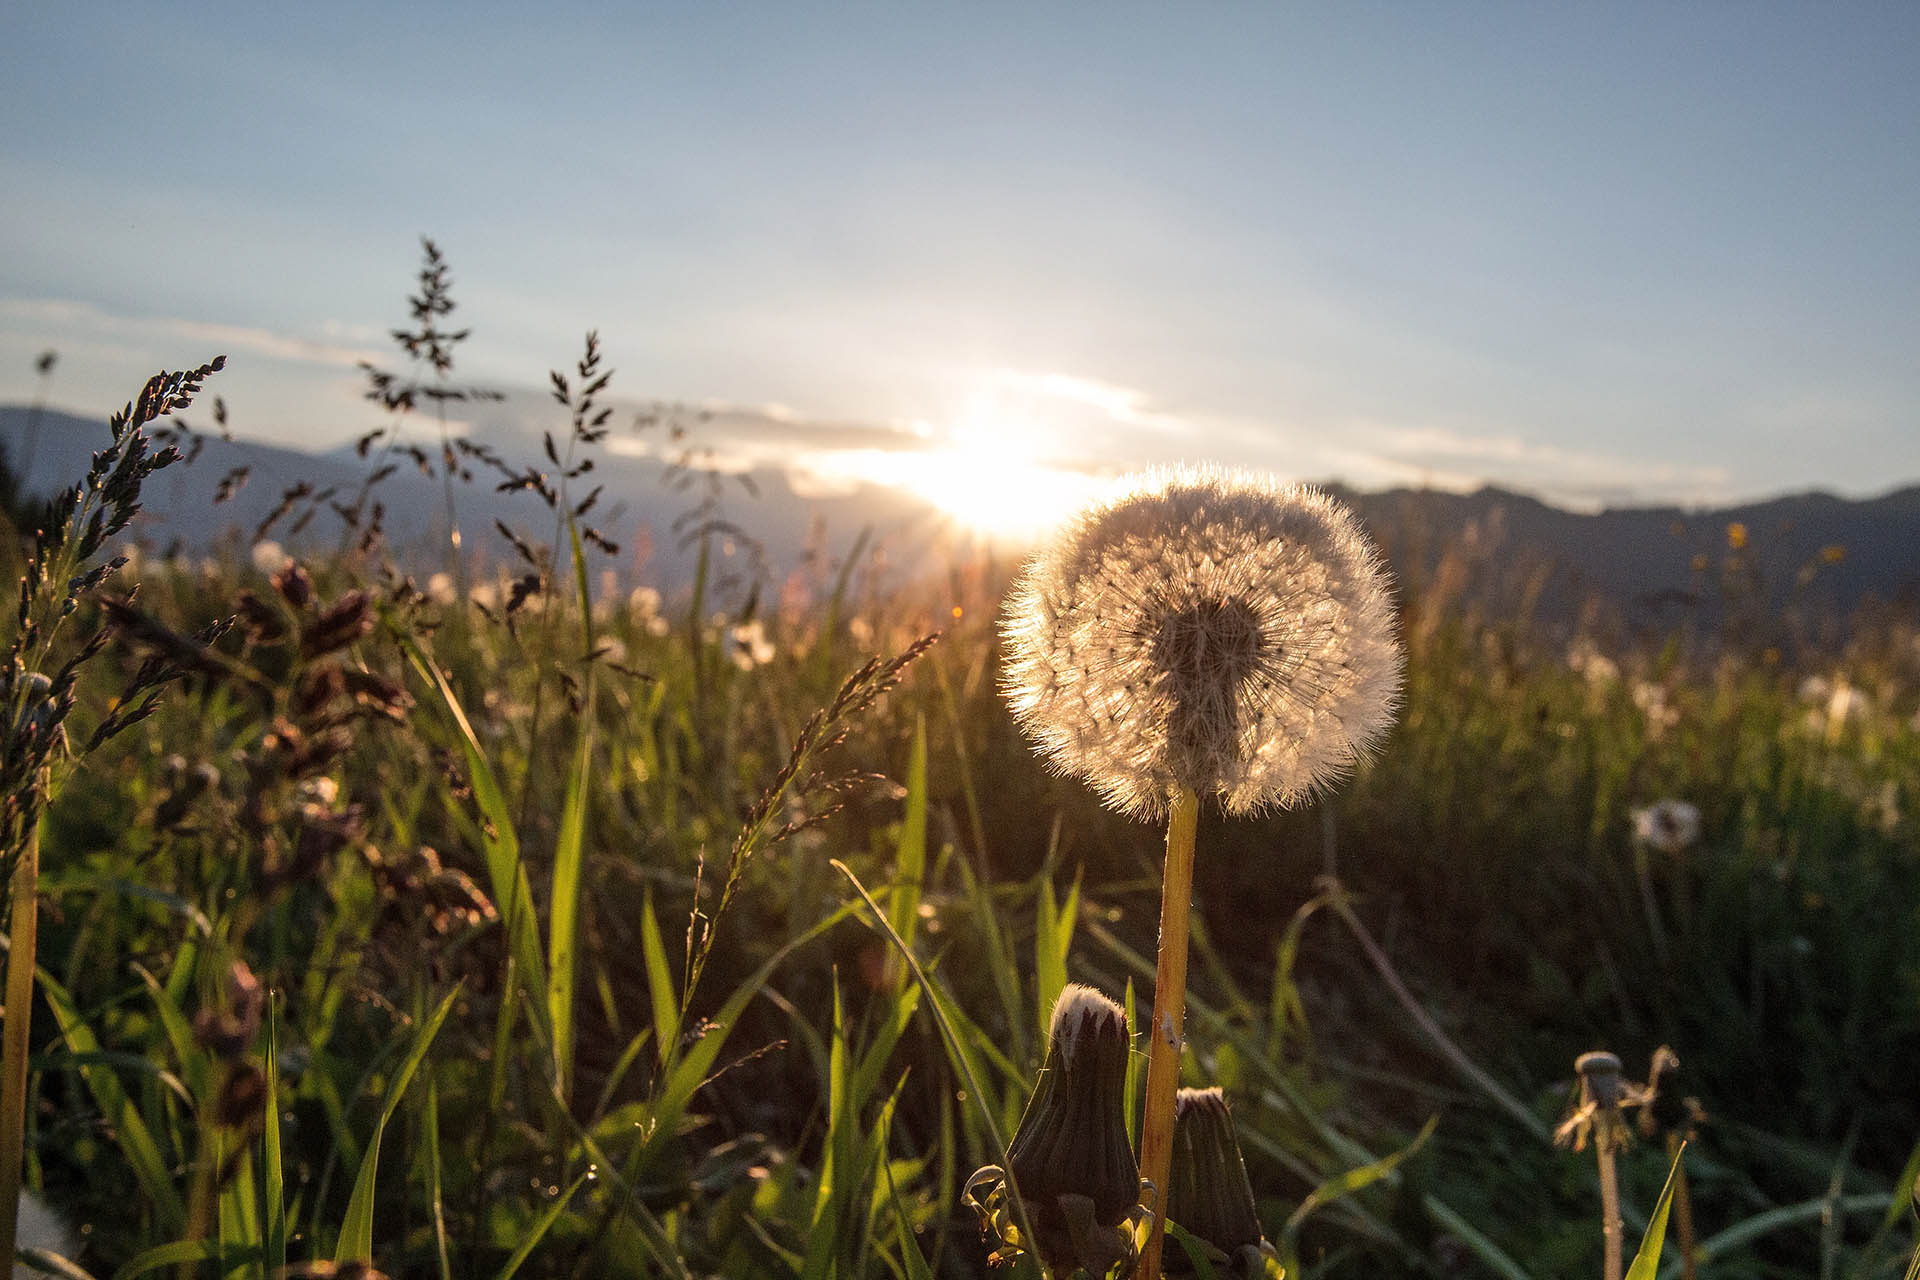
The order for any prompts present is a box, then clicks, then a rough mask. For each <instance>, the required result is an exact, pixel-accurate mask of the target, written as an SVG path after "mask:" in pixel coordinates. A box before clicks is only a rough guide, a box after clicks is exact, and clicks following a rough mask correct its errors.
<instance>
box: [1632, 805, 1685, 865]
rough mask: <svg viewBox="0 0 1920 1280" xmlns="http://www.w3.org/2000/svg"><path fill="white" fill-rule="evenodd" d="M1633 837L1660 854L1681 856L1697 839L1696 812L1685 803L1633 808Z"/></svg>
mask: <svg viewBox="0 0 1920 1280" xmlns="http://www.w3.org/2000/svg"><path fill="white" fill-rule="evenodd" d="M1633 838H1634V839H1635V840H1638V841H1639V842H1640V843H1641V844H1644V845H1646V846H1647V847H1648V848H1651V849H1658V850H1659V851H1660V852H1661V853H1668V854H1675V853H1684V852H1686V850H1687V849H1689V848H1691V847H1692V846H1693V845H1694V843H1695V842H1697V841H1698V840H1699V839H1700V810H1699V809H1698V808H1697V807H1695V806H1693V805H1691V804H1688V803H1687V802H1686V801H1685V800H1662V801H1660V802H1658V803H1657V804H1650V805H1648V806H1646V807H1645V808H1644V809H1635V810H1634V811H1633Z"/></svg>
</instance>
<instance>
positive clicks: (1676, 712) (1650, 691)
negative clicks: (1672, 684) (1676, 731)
mask: <svg viewBox="0 0 1920 1280" xmlns="http://www.w3.org/2000/svg"><path fill="white" fill-rule="evenodd" d="M1633 705H1634V706H1636V707H1638V708H1640V710H1641V711H1642V712H1643V713H1644V714H1645V715H1646V717H1647V737H1649V738H1656V739H1657V738H1659V737H1660V736H1661V735H1662V734H1664V733H1665V732H1666V731H1667V730H1668V729H1671V728H1673V726H1675V725H1677V724H1679V723H1680V709H1679V708H1678V707H1676V706H1674V705H1673V703H1672V702H1670V701H1669V700H1668V697H1667V687H1666V686H1665V685H1663V684H1655V683H1654V682H1653V681H1651V680H1641V681H1637V682H1636V683H1635V684H1634V686H1633Z"/></svg>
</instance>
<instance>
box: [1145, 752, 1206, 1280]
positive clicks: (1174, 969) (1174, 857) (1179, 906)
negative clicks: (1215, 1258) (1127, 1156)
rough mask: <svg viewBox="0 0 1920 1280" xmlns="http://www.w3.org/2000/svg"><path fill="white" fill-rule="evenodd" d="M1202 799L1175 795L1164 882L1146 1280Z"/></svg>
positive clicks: (1149, 1110)
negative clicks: (1153, 1195) (1151, 1215)
mask: <svg viewBox="0 0 1920 1280" xmlns="http://www.w3.org/2000/svg"><path fill="white" fill-rule="evenodd" d="M1199 819H1200V799H1199V797H1198V796H1196V795H1194V793H1193V789H1192V788H1190V787H1185V786H1183V787H1181V788H1180V789H1179V790H1178V791H1177V792H1175V793H1174V797H1173V810H1172V812H1171V813H1169V814H1168V815H1167V866H1166V873H1165V875H1164V876H1163V877H1162V879H1161V882H1160V963H1159V967H1158V969H1157V970H1156V971H1155V973H1154V979H1153V1022H1152V1025H1151V1026H1150V1028H1149V1029H1148V1033H1147V1044H1148V1048H1147V1099H1146V1109H1145V1115H1144V1116H1143V1117H1142V1119H1141V1123H1140V1176H1141V1177H1143V1178H1145V1179H1147V1180H1148V1181H1149V1182H1151V1183H1153V1185H1154V1189H1155V1192H1156V1193H1157V1194H1156V1197H1155V1203H1154V1206H1153V1228H1152V1230H1151V1232H1150V1233H1149V1234H1148V1236H1147V1247H1146V1249H1145V1251H1144V1252H1143V1253H1142V1254H1141V1255H1140V1272H1139V1277H1140V1280H1159V1278H1160V1250H1161V1247H1162V1246H1163V1245H1164V1244H1165V1242H1166V1227H1167V1221H1166V1207H1167V1189H1168V1185H1169V1177H1168V1175H1169V1173H1170V1171H1171V1169H1172V1166H1173V1097H1174V1093H1175V1092H1176V1091H1177V1090H1178V1088H1179V1086H1180V1045H1181V1038H1180V1031H1181V1027H1182V1026H1183V1025H1184V1023H1185V1021H1186V1012H1187V917H1188V914H1189V913H1190V912H1191V911H1192V909H1193V836H1194V830H1195V828H1196V826H1197V825H1198V823H1199Z"/></svg>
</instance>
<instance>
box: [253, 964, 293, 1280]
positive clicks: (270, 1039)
mask: <svg viewBox="0 0 1920 1280" xmlns="http://www.w3.org/2000/svg"><path fill="white" fill-rule="evenodd" d="M279 1038H280V1020H279V1001H278V1000H276V999H274V998H272V997H269V998H268V1000H267V1065H266V1073H267V1109H266V1116H265V1117H264V1118H265V1122H266V1127H265V1129H264V1130H263V1131H262V1135H261V1159H260V1162H261V1164H262V1166H264V1168H263V1172H264V1173H265V1174H266V1180H267V1188H266V1191H267V1231H266V1240H265V1245H266V1261H267V1274H268V1275H279V1274H280V1273H281V1272H282V1271H284V1270H285V1269H286V1266H287V1200H286V1194H287V1189H286V1171H285V1169H284V1168H283V1167H282V1164H281V1155H280V1048H279Z"/></svg>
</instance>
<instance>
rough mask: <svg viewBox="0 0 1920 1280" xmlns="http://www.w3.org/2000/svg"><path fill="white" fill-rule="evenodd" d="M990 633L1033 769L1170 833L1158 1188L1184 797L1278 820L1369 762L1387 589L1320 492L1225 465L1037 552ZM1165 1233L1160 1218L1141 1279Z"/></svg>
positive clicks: (1166, 1109)
mask: <svg viewBox="0 0 1920 1280" xmlns="http://www.w3.org/2000/svg"><path fill="white" fill-rule="evenodd" d="M1001 631H1002V637H1003V639H1004V641H1005V666H1004V675H1003V688H1004V691H1005V693H1006V697H1007V701H1008V703H1009V704H1010V705H1011V707H1012V709H1013V714H1014V718H1015V719H1016V720H1017V721H1018V722H1019V724H1020V726H1021V728H1022V729H1023V730H1024V731H1025V732H1026V733H1027V735H1028V736H1029V737H1030V738H1031V739H1032V740H1033V742H1034V744H1035V746H1036V748H1037V749H1038V751H1039V752H1040V754H1041V755H1042V757H1043V758H1044V759H1045V760H1046V762H1047V763H1048V765H1049V766H1050V767H1051V768H1053V769H1055V770H1056V771H1058V772H1060V773H1063V774H1070V775H1072V776H1075V777H1078V778H1081V779H1084V780H1085V781H1086V782H1087V783H1088V784H1089V785H1091V786H1092V787H1093V788H1094V789H1095V790H1096V791H1097V792H1099V794H1100V796H1101V798H1102V799H1103V800H1104V801H1105V802H1106V803H1107V804H1108V805H1109V806H1110V807H1112V808H1115V809H1118V810H1119V811H1121V812H1123V813H1126V814H1129V815H1131V816H1133V817H1136V818H1141V819H1146V820H1161V819H1164V820H1165V821H1166V823H1167V862H1166V873H1165V877H1164V880H1163V883H1162V889H1161V906H1160V955H1159V970H1158V973H1157V975H1156V980H1155V984H1154V1007H1153V1022H1152V1032H1151V1036H1150V1048H1149V1055H1148V1067H1147V1096H1146V1115H1145V1119H1144V1122H1143V1124H1142V1127H1141V1140H1140V1172H1141V1174H1142V1176H1143V1177H1144V1178H1146V1179H1148V1180H1149V1181H1151V1182H1152V1183H1153V1184H1154V1186H1155V1187H1156V1188H1165V1187H1166V1186H1167V1185H1168V1183H1167V1173H1168V1165H1169V1161H1170V1156H1171V1150H1172V1136H1173V1102H1174V1090H1175V1085H1176V1084H1177V1082H1178V1074H1179V1052H1180V1027H1181V1023H1182V1020H1183V1017H1184V1006H1185V991H1186V953H1187V916H1188V912H1189V910H1190V909H1191V897H1192V875H1193V843H1194V832H1195V827H1196V823H1197V819H1198V811H1199V801H1200V799H1201V797H1207V796H1210V797H1213V798H1214V799H1216V800H1217V801H1218V803H1219V804H1220V806H1221V808H1222V809H1223V810H1225V811H1226V812H1227V813H1228V814H1232V815H1241V814H1249V813H1256V812H1260V811H1262V810H1268V809H1275V808H1286V807H1288V806H1291V805H1294V804H1298V803H1300V802H1301V801H1303V800H1305V799H1307V798H1308V797H1310V796H1312V795H1314V794H1316V793H1319V792H1322V791H1324V790H1326V789H1327V788H1328V787H1330V786H1332V785H1333V784H1334V783H1336V782H1338V781H1339V780H1340V779H1342V778H1344V777H1345V776H1346V775H1347V774H1348V773H1349V772H1350V771H1351V770H1352V769H1353V767H1354V765H1355V764H1356V763H1358V762H1359V761H1360V760H1362V759H1363V758H1364V757H1365V756H1366V754H1367V753H1368V752H1369V751H1370V750H1371V749H1372V747H1373V746H1374V744H1375V743H1376V742H1377V741H1378V740H1379V738H1380V736H1381V735H1382V734H1383V733H1384V732H1385V731H1386V729H1387V728H1388V726H1389V725H1391V724H1392V722H1393V717H1394V711H1395V707H1396V705H1397V703H1398V699H1399V692H1400V669H1401V656H1400V647H1399V644H1398V641H1397V639H1396V637H1395V633H1394V612H1393V602H1392V598H1391V595H1390V592H1389V589H1388V582H1387V577H1386V574H1385V571H1384V570H1383V569H1382V567H1381V564H1380V558H1379V556H1378V555H1377V554H1376V553H1375V552H1374V550H1373V547H1372V546H1371V544H1369V543H1368V541H1367V539H1366V537H1365V536H1364V535H1363V534H1362V533H1361V531H1360V528H1359V525H1358V524H1357V522H1356V521H1355V520H1354V518H1353V516H1352V515H1351V514H1350V513H1349V512H1348V511H1347V510H1346V508H1344V507H1342V506H1341V505H1340V504H1339V503H1337V502H1335V501H1334V500H1333V499H1331V498H1329V497H1327V496H1326V495H1325V494H1322V493H1319V492H1317V491H1315V490H1313V489H1307V488H1301V487H1295V486H1285V485H1280V484H1277V483H1275V482H1274V481H1272V480H1270V479H1268V478H1266V477H1262V476H1257V475H1251V474H1247V473H1244V472H1235V471H1227V470H1221V469H1211V468H1210V469H1190V470H1178V471H1163V472H1155V473H1149V474H1146V475H1143V476H1141V477H1138V478H1136V479H1135V480H1134V481H1133V482H1131V483H1130V484H1128V485H1126V486H1125V487H1124V488H1123V489H1122V491H1121V492H1120V494H1119V495H1118V496H1116V497H1113V498H1110V499H1108V500H1106V501H1104V502H1100V503H1096V504H1095V505H1093V506H1091V507H1089V508H1088V509H1086V510H1085V511H1083V512H1081V513H1080V514H1079V515H1078V516H1077V517H1075V518H1074V519H1073V521H1072V522H1071V523H1070V524H1069V525H1068V526H1067V527H1066V528H1065V529H1064V530H1063V531H1061V532H1060V533H1059V534H1058V535H1057V536H1056V537H1055V538H1054V539H1053V540H1052V541H1051V542H1050V543H1049V544H1048V545H1046V546H1045V547H1044V548H1043V549H1042V550H1041V551H1040V552H1039V554H1038V555H1036V556H1035V557H1034V559H1033V561H1032V562H1031V563H1030V564H1029V565H1028V566H1027V569H1026V572H1025V573H1024V575H1023V576H1022V577H1021V579H1020V581H1019V583H1018V584H1017V585H1016V587H1015V589H1014V592H1013V595H1012V596H1011V597H1010V599H1009V600H1008V602H1007V607H1006V611H1005V614H1004V617H1003V619H1002V626H1001ZM1164 1199H1165V1197H1164V1195H1162V1196H1161V1200H1162V1202H1163V1203H1164ZM1163 1229H1164V1224H1163V1222H1162V1220H1161V1219H1160V1218H1159V1217H1158V1216H1157V1215H1156V1218H1155V1223H1154V1228H1153V1233H1152V1237H1151V1239H1150V1241H1149V1244H1148V1248H1147V1250H1146V1252H1145V1256H1144V1257H1143V1260H1142V1261H1143V1265H1142V1268H1141V1272H1140V1274H1141V1276H1142V1277H1145V1278H1146V1280H1154V1278H1155V1277H1157V1276H1158V1275H1159V1258H1160V1249H1161V1243H1162V1232H1163Z"/></svg>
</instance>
